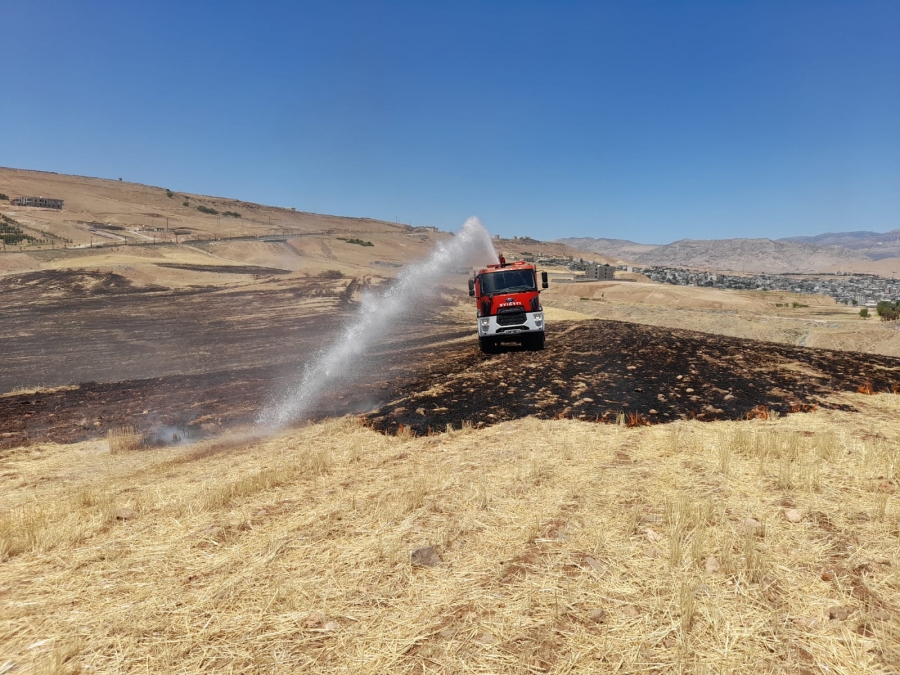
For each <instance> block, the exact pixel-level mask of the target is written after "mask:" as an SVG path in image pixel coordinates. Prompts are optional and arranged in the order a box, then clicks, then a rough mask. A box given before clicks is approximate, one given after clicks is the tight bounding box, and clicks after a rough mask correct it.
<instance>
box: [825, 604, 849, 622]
mask: <svg viewBox="0 0 900 675" xmlns="http://www.w3.org/2000/svg"><path fill="white" fill-rule="evenodd" d="M852 613H853V608H852V607H837V606H836V607H829V608H828V618H829V619H831V620H832V621H845V620H846V619H847V617H849V616H850V615H851V614H852Z"/></svg>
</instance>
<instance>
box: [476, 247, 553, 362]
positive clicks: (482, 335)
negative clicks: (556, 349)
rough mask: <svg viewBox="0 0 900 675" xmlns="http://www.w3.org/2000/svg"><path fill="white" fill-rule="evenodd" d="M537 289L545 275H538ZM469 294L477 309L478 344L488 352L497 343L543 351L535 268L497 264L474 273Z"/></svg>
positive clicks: (528, 265)
mask: <svg viewBox="0 0 900 675" xmlns="http://www.w3.org/2000/svg"><path fill="white" fill-rule="evenodd" d="M541 288H547V273H546V272H541ZM469 295H470V296H472V297H473V298H475V304H476V306H477V309H478V345H479V347H481V351H483V352H485V353H492V352H494V351H496V349H497V346H498V345H499V344H500V343H501V342H519V343H520V344H521V345H522V346H523V347H525V348H527V349H535V350H537V349H543V348H544V310H543V307H541V299H540V290H539V289H538V277H537V269H535V266H534V265H532V264H531V263H527V262H521V261H520V262H512V263H507V262H506V261H505V260H504V258H503V256H500V263H499V264H497V265H488V266H487V267H485V268H482V269H480V270H476V271H475V273H474V275H473V276H472V278H471V279H469Z"/></svg>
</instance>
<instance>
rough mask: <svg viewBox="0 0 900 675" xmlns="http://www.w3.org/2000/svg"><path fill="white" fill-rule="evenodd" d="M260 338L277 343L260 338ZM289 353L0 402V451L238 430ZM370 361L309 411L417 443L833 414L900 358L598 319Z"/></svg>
mask: <svg viewBox="0 0 900 675" xmlns="http://www.w3.org/2000/svg"><path fill="white" fill-rule="evenodd" d="M322 334H324V333H322ZM280 337H283V338H289V337H290V336H289V335H287V334H285V335H281V336H280ZM243 339H245V340H247V341H248V344H247V345H245V347H246V348H247V350H248V351H249V352H252V353H255V352H254V349H256V350H260V351H261V353H263V354H264V353H265V349H264V348H263V347H262V346H260V345H259V344H257V342H258V340H259V336H256V337H254V336H253V335H252V334H250V335H244V337H243ZM267 339H268V341H269V342H268V344H270V345H271V344H273V342H272V341H273V340H275V342H274V344H277V338H276V337H274V336H273V335H272V333H271V332H270V333H269V335H268V336H267ZM229 345H230V346H229ZM253 345H256V347H254V348H252V349H251V347H252V346H253ZM309 346H310V345H308V347H309ZM223 349H225V351H228V350H229V349H238V350H239V349H241V345H240V343H239V342H233V343H232V342H230V343H226V347H223ZM309 353H310V352H309V351H307V352H305V354H309ZM297 354H298V355H297V356H296V357H295V359H294V360H291V361H281V362H278V363H272V362H271V361H270V362H269V363H268V364H267V365H263V366H259V367H254V368H229V369H222V370H218V371H215V372H207V373H197V374H190V375H177V376H174V375H172V376H165V377H160V378H144V379H139V380H129V381H121V382H107V383H87V384H82V385H80V386H79V387H78V388H74V389H65V390H60V391H48V392H37V393H29V394H20V395H6V396H3V397H0V448H2V447H15V446H17V445H21V444H23V443H28V442H38V441H42V440H52V441H56V442H72V441H77V440H83V439H87V438H93V437H101V436H103V435H105V434H106V431H107V430H108V429H110V428H114V427H118V426H123V425H128V426H135V427H136V428H137V429H139V430H141V431H142V432H143V433H145V434H146V435H148V438H158V435H157V431H156V430H158V429H160V428H174V429H177V430H180V432H179V434H180V435H181V436H190V435H192V434H193V435H203V434H206V433H214V432H216V431H219V430H222V429H224V428H227V427H229V426H233V425H239V424H247V423H249V422H251V421H252V420H253V419H254V418H255V416H256V413H257V411H258V410H259V409H260V408H261V407H262V406H263V405H265V404H266V403H267V402H268V401H269V400H271V397H272V395H273V394H276V393H277V392H279V391H283V390H284V389H285V388H286V387H288V386H289V385H290V383H291V382H292V381H296V374H297V373H298V372H299V370H300V368H301V367H302V362H303V358H301V357H300V355H299V354H300V353H299V352H298V353H297ZM371 354H372V363H373V364H377V367H376V366H374V365H373V367H372V368H370V369H368V370H366V371H364V372H360V373H358V374H357V375H356V377H355V379H354V380H353V381H349V382H346V383H345V386H344V387H343V389H342V390H341V391H335V392H333V393H332V394H330V395H329V396H328V397H326V398H324V399H323V400H321V401H320V403H319V406H318V408H317V409H316V410H315V411H313V413H312V416H313V417H314V418H321V417H324V416H329V415H335V414H339V415H340V414H345V413H360V412H365V416H366V419H367V421H368V422H369V423H370V424H371V425H372V426H374V427H375V428H376V429H378V430H380V431H384V432H387V433H396V432H397V431H398V430H399V429H400V428H401V427H406V428H409V429H411V430H412V431H414V432H415V433H417V434H426V433H428V432H429V431H443V430H444V429H445V428H446V425H448V424H452V425H453V426H454V427H455V428H459V427H460V426H461V425H462V424H463V423H464V422H470V423H472V424H473V425H475V426H485V425H490V424H493V423H496V422H500V421H503V420H510V419H515V418H520V417H525V416H529V415H534V416H537V417H540V418H547V419H549V418H559V417H573V418H580V419H586V420H596V421H601V422H614V421H615V420H616V418H617V415H618V414H619V413H624V415H625V418H626V422H628V423H630V424H644V423H654V424H655V423H663V422H668V421H672V420H676V419H684V418H691V419H698V420H717V419H741V418H746V417H754V416H764V415H767V414H769V412H771V411H778V412H780V413H790V412H800V411H805V410H810V409H812V408H813V407H815V406H821V407H844V408H846V406H845V405H844V406H842V405H840V404H837V403H834V402H832V401H830V400H829V396H830V395H831V394H833V393H836V392H843V391H858V390H860V389H863V390H865V391H872V392H875V391H880V392H883V391H897V390H898V389H900V359H892V358H889V357H882V356H871V355H866V354H859V353H851V352H837V351H826V350H814V349H807V348H798V347H787V346H783V345H779V344H775V343H766V342H756V341H752V340H743V339H738V338H728V337H722V336H717V335H710V334H705V333H696V332H691V331H679V330H671V329H666V328H659V327H653V326H644V325H640V324H631V323H625V322H617V321H603V320H591V321H581V322H557V323H555V324H552V325H551V327H550V334H549V337H548V341H547V348H546V349H545V350H544V351H542V352H531V351H524V350H520V349H518V348H510V349H509V350H507V351H506V352H504V353H501V354H497V355H491V356H485V355H483V354H481V353H480V352H479V351H478V348H477V346H476V341H475V338H474V337H472V336H471V331H470V330H468V329H467V328H465V327H462V326H456V325H453V326H450V327H449V328H448V325H447V321H446V320H445V319H441V318H440V317H434V318H432V319H430V320H429V321H426V322H423V323H422V324H421V325H419V326H418V331H417V332H414V333H406V334H404V335H403V336H402V337H398V338H396V339H395V340H393V341H391V342H387V343H385V344H383V345H381V346H379V347H378V348H377V349H374V350H373V351H372V353H371ZM272 358H274V357H272ZM304 358H305V357H304ZM264 360H265V359H264ZM366 411H368V412H366ZM161 440H162V441H163V442H164V441H165V440H166V439H165V438H161Z"/></svg>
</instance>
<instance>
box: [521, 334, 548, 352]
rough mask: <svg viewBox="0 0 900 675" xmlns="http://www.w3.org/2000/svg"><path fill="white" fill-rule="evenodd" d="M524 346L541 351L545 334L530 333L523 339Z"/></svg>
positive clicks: (534, 350)
mask: <svg viewBox="0 0 900 675" xmlns="http://www.w3.org/2000/svg"><path fill="white" fill-rule="evenodd" d="M522 346H523V347H525V349H528V350H530V351H533V352H539V351H541V350H542V349H543V348H544V334H543V333H540V334H538V335H529V336H528V337H526V338H525V339H524V340H523V341H522Z"/></svg>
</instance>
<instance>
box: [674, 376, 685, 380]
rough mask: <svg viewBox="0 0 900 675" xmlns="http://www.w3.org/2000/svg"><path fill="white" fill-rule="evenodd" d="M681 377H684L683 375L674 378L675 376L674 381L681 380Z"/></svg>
mask: <svg viewBox="0 0 900 675" xmlns="http://www.w3.org/2000/svg"><path fill="white" fill-rule="evenodd" d="M683 377H684V375H676V376H675V379H676V380H680V379H682V378H683Z"/></svg>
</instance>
